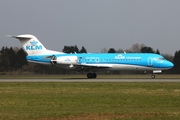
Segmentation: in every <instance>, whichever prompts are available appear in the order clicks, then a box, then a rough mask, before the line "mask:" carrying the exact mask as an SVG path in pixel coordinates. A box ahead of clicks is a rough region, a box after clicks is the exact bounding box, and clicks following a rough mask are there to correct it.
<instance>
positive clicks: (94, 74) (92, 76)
mask: <svg viewBox="0 0 180 120" xmlns="http://www.w3.org/2000/svg"><path fill="white" fill-rule="evenodd" d="M96 77H97V75H96V73H88V74H87V78H96Z"/></svg>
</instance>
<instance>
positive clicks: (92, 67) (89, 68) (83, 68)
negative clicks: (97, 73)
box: [70, 64, 112, 71]
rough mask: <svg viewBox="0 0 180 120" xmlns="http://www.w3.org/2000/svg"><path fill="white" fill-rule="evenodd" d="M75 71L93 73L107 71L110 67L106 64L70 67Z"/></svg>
mask: <svg viewBox="0 0 180 120" xmlns="http://www.w3.org/2000/svg"><path fill="white" fill-rule="evenodd" d="M70 67H72V68H73V69H74V70H76V71H93V70H98V69H108V68H111V67H112V65H107V64H81V65H73V66H70Z"/></svg>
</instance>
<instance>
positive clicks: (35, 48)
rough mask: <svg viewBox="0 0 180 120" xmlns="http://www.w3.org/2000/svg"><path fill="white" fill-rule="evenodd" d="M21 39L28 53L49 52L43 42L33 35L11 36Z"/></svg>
mask: <svg viewBox="0 0 180 120" xmlns="http://www.w3.org/2000/svg"><path fill="white" fill-rule="evenodd" d="M10 37H13V38H17V39H19V41H20V42H21V44H22V45H23V48H24V50H25V51H26V52H27V54H28V55H38V54H47V53H48V50H47V49H46V48H45V47H44V46H43V44H41V42H40V41H39V40H38V39H37V38H36V37H35V36H33V35H28V34H26V35H17V36H10Z"/></svg>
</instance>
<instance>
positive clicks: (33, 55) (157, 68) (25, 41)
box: [9, 34, 174, 79]
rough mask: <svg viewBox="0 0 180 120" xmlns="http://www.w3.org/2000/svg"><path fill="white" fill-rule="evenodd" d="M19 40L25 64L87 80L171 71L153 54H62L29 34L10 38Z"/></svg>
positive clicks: (162, 60) (166, 61) (170, 63)
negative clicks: (77, 73) (117, 74)
mask: <svg viewBox="0 0 180 120" xmlns="http://www.w3.org/2000/svg"><path fill="white" fill-rule="evenodd" d="M9 37H13V38H16V39H19V41H20V42H21V44H22V46H23V49H24V51H25V52H26V53H27V56H26V59H27V61H28V62H33V63H39V64H45V65H52V66H57V67H61V68H65V69H71V70H75V71H85V72H87V78H96V77H97V74H96V72H98V71H124V70H141V71H152V75H151V78H152V79H154V78H155V75H154V74H155V73H161V72H162V70H167V69H171V68H172V67H173V66H174V64H173V63H172V62H170V61H168V60H166V59H165V58H164V57H163V56H161V55H159V54H154V53H74V54H72V53H69V54H67V53H63V52H58V51H53V50H48V49H46V48H45V47H44V46H43V44H42V43H41V42H40V41H39V40H38V39H37V38H36V37H35V36H34V35H30V34H23V35H17V36H12V35H9Z"/></svg>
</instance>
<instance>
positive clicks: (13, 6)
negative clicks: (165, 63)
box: [0, 0, 180, 55]
mask: <svg viewBox="0 0 180 120" xmlns="http://www.w3.org/2000/svg"><path fill="white" fill-rule="evenodd" d="M179 6H180V0H1V1H0V28H1V29H0V48H2V46H7V47H11V46H12V47H22V46H21V43H20V42H19V41H18V40H16V39H13V38H8V37H6V35H20V34H32V35H34V36H36V37H37V38H38V39H39V40H40V41H41V43H43V45H44V46H45V47H46V48H47V49H51V50H57V51H62V49H63V48H64V46H71V45H72V46H74V45H77V46H78V48H79V49H81V47H82V46H84V47H85V48H86V50H87V52H90V53H94V52H95V53H97V52H101V50H102V49H103V48H107V49H109V48H114V49H116V50H118V49H129V48H130V47H131V46H132V45H133V44H136V43H138V44H145V45H146V46H148V47H152V48H153V49H154V50H156V49H159V51H160V52H161V53H164V54H171V55H174V53H175V51H178V50H180V7H179Z"/></svg>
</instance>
